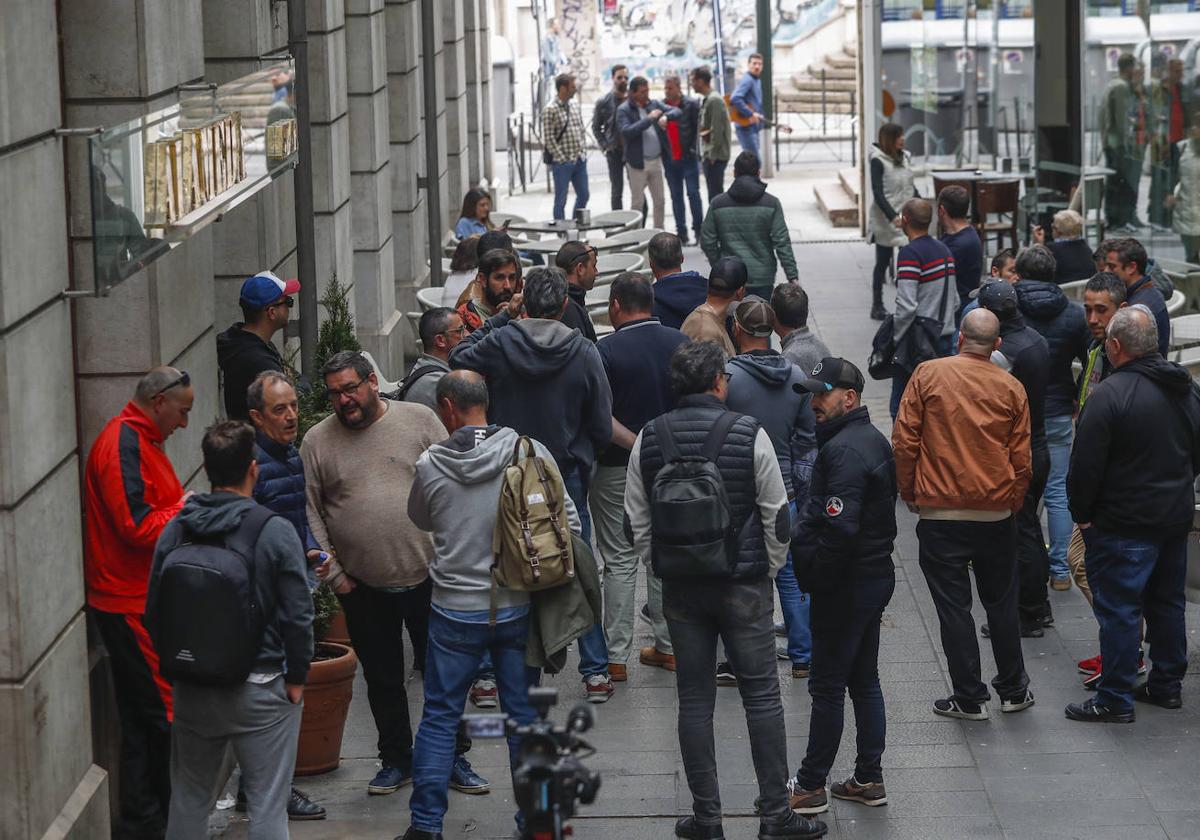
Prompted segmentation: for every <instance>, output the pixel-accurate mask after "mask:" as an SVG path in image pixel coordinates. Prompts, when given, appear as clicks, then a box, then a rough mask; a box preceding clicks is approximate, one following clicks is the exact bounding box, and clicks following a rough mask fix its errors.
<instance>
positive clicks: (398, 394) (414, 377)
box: [392, 365, 446, 402]
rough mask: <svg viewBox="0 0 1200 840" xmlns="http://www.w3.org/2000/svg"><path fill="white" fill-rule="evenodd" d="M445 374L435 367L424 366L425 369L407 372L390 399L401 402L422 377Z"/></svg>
mask: <svg viewBox="0 0 1200 840" xmlns="http://www.w3.org/2000/svg"><path fill="white" fill-rule="evenodd" d="M414 367H415V365H414ZM445 372H446V371H444V370H442V369H441V368H439V367H437V366H436V365H426V366H425V367H423V368H421V369H420V370H412V371H409V372H408V376H406V377H404V381H403V382H401V383H400V387H399V388H397V389H396V390H395V391H393V392H392V398H393V399H395V400H398V401H401V402H402V401H403V400H404V399H405V398H406V397H407V396H408V392H409V391H411V390H412V387H413V386H414V385H416V384H417V382H419V381H420V380H421V379H423V378H424V377H426V376H428V375H429V374H431V373H445Z"/></svg>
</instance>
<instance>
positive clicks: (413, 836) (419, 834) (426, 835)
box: [396, 826, 442, 840]
mask: <svg viewBox="0 0 1200 840" xmlns="http://www.w3.org/2000/svg"><path fill="white" fill-rule="evenodd" d="M396 840H442V833H441V832H440V831H439V832H438V833H437V834H434V833H433V832H432V831H421V829H419V828H413V827H412V826H409V828H408V831H406V832H404V833H403V834H400V835H397V836H396Z"/></svg>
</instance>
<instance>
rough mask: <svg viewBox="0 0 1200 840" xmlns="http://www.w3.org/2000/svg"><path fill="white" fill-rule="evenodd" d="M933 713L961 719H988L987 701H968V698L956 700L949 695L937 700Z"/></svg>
mask: <svg viewBox="0 0 1200 840" xmlns="http://www.w3.org/2000/svg"><path fill="white" fill-rule="evenodd" d="M933 713H934V714H935V715H941V716H942V717H951V718H958V719H959V720H987V719H988V710H987V703H968V702H967V701H966V700H955V699H954V698H953V697H947V698H946V699H944V700H935V701H934V703H933Z"/></svg>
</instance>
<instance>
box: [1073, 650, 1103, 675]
mask: <svg viewBox="0 0 1200 840" xmlns="http://www.w3.org/2000/svg"><path fill="white" fill-rule="evenodd" d="M1075 667H1076V668H1077V669H1078V670H1079V673H1081V674H1089V675H1090V674H1098V673H1100V654H1098V653H1097V654H1096V655H1095V656H1093V657H1092V658H1090V659H1080V660H1079V662H1078V663H1077V664H1076V665H1075Z"/></svg>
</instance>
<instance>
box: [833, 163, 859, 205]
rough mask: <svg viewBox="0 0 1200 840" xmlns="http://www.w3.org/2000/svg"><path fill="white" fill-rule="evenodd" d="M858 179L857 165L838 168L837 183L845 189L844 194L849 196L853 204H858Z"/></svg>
mask: <svg viewBox="0 0 1200 840" xmlns="http://www.w3.org/2000/svg"><path fill="white" fill-rule="evenodd" d="M858 179H859V169H858V167H857V166H851V167H847V168H846V169H839V170H838V183H840V184H841V185H842V189H843V190H845V191H846V195H848V196H850V199H851V200H852V201H853V202H854V204H855V206H857V205H858Z"/></svg>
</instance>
